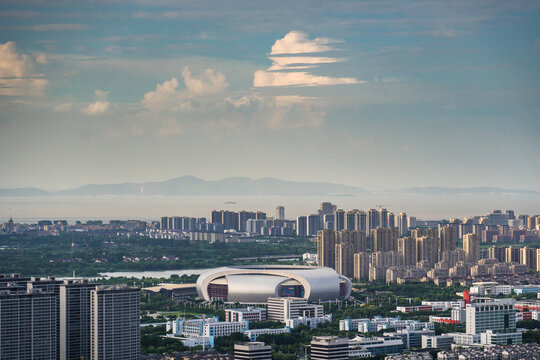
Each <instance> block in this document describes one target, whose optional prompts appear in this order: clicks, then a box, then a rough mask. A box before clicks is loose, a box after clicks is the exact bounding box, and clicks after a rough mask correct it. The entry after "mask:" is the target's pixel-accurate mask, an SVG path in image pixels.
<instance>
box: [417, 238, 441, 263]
mask: <svg viewBox="0 0 540 360" xmlns="http://www.w3.org/2000/svg"><path fill="white" fill-rule="evenodd" d="M438 257H439V249H438V241H437V238H434V237H431V236H421V237H418V238H416V262H420V261H424V260H425V261H427V262H428V263H429V264H430V265H433V264H435V263H436V262H437V261H438V260H439V259H438Z"/></svg>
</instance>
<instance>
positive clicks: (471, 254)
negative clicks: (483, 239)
mask: <svg viewBox="0 0 540 360" xmlns="http://www.w3.org/2000/svg"><path fill="white" fill-rule="evenodd" d="M463 250H464V251H465V258H466V259H467V262H469V263H476V262H477V261H478V260H480V239H479V238H478V235H476V234H465V236H464V237H463Z"/></svg>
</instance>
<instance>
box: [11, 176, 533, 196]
mask: <svg viewBox="0 0 540 360" xmlns="http://www.w3.org/2000/svg"><path fill="white" fill-rule="evenodd" d="M141 189H142V190H143V193H144V195H165V196H233V195H247V196H309V195H316V196H319V195H333V196H339V195H343V196H346V195H358V194H365V193H369V191H367V190H365V189H363V188H360V187H356V186H348V185H341V184H335V183H328V182H300V181H288V180H280V179H275V178H262V179H250V178H247V177H230V178H225V179H221V180H212V181H208V180H204V179H200V178H197V177H195V176H189V175H188V176H182V177H178V178H174V179H170V180H165V181H152V182H145V183H123V184H103V185H96V184H88V185H84V186H81V187H78V188H74V189H67V190H59V191H53V192H48V191H45V190H42V189H38V188H33V187H28V188H18V189H0V197H5V196H33V197H36V196H102V195H114V196H133V195H140V194H141ZM391 192H393V191H391ZM396 193H407V194H419V195H462V194H475V195H479V194H492V195H502V194H514V195H532V194H538V192H537V191H532V190H519V189H503V188H496V187H469V188H451V187H437V186H427V187H409V188H404V189H401V190H399V191H396Z"/></svg>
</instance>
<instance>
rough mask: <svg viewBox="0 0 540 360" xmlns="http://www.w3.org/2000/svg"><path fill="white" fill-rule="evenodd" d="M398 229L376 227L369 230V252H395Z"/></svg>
mask: <svg viewBox="0 0 540 360" xmlns="http://www.w3.org/2000/svg"><path fill="white" fill-rule="evenodd" d="M397 239H398V229H397V228H396V227H393V228H382V227H377V228H375V229H372V230H371V252H377V251H395V250H397Z"/></svg>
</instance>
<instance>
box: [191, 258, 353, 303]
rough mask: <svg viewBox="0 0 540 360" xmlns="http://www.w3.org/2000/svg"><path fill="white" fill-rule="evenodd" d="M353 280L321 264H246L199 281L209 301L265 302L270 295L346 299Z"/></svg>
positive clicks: (216, 271)
mask: <svg viewBox="0 0 540 360" xmlns="http://www.w3.org/2000/svg"><path fill="white" fill-rule="evenodd" d="M351 289H352V284H351V281H350V280H349V279H348V278H347V277H345V276H343V275H339V274H338V273H336V271H335V270H334V269H331V268H328V267H317V266H294V265H268V266H261V265H246V266H226V267H220V268H216V269H210V270H207V271H205V272H204V273H202V274H201V275H200V276H199V278H198V280H197V293H198V295H199V297H200V298H202V299H205V300H207V301H210V300H223V301H225V302H231V303H235V302H238V303H244V304H261V303H266V301H267V299H268V298H270V297H302V298H304V299H306V300H308V301H310V302H318V301H328V300H336V299H346V298H348V297H349V296H350V294H351Z"/></svg>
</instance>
